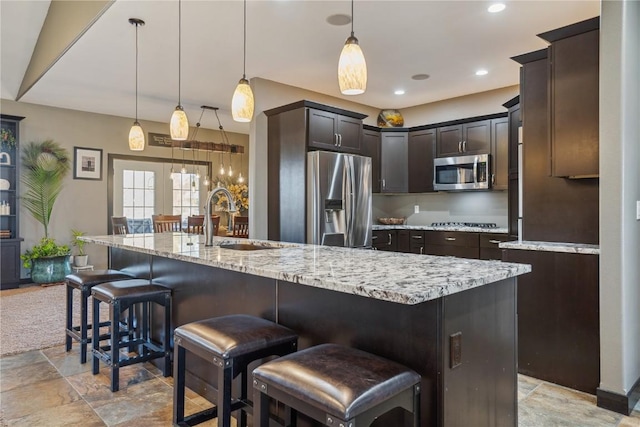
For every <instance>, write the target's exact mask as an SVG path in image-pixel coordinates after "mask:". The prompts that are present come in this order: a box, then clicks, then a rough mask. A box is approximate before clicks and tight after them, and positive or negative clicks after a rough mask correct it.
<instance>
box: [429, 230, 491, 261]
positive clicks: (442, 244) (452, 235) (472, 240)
mask: <svg viewBox="0 0 640 427" xmlns="http://www.w3.org/2000/svg"><path fill="white" fill-rule="evenodd" d="M424 238H425V249H424V250H425V253H426V254H427V255H442V256H456V257H460V258H476V259H477V258H478V257H479V256H480V250H479V246H478V245H479V243H478V233H465V232H460V231H425V232H424Z"/></svg>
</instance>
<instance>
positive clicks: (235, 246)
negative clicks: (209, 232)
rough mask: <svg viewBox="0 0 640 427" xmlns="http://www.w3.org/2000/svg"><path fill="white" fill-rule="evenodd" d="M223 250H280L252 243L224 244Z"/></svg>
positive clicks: (275, 247)
mask: <svg viewBox="0 0 640 427" xmlns="http://www.w3.org/2000/svg"><path fill="white" fill-rule="evenodd" d="M220 247H221V248H222V249H233V250H236V251H257V250H260V249H280V248H278V247H277V246H266V245H254V244H252V243H224V244H222V245H220Z"/></svg>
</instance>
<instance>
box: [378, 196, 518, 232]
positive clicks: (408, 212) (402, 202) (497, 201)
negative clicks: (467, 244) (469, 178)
mask: <svg viewBox="0 0 640 427" xmlns="http://www.w3.org/2000/svg"><path fill="white" fill-rule="evenodd" d="M507 196H508V193H507V192H506V191H467V192H438V193H425V194H392V195H386V194H385V195H382V194H374V195H373V222H374V224H377V222H378V221H377V218H381V217H405V218H407V222H406V223H407V224H408V225H431V223H432V222H493V223H496V224H497V225H498V227H507V226H508V213H507V203H508V199H507ZM416 205H418V206H419V210H420V212H419V213H414V208H415V206H416Z"/></svg>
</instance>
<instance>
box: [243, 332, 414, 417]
mask: <svg viewBox="0 0 640 427" xmlns="http://www.w3.org/2000/svg"><path fill="white" fill-rule="evenodd" d="M253 379H254V382H253V385H254V389H255V397H254V404H255V405H256V410H255V412H254V426H256V427H260V426H268V425H269V423H268V399H266V397H267V396H269V397H273V398H274V399H276V400H278V401H280V402H282V403H284V404H285V405H287V406H290V407H292V409H294V410H297V411H300V412H302V413H304V414H306V415H308V416H310V417H312V418H314V419H316V420H317V421H320V422H322V423H323V424H326V425H333V426H336V427H340V426H341V427H349V426H351V425H354V426H358V427H361V426H368V425H369V424H371V422H373V420H374V419H375V418H376V417H378V416H380V415H382V414H383V413H385V412H387V411H389V410H391V409H393V408H394V407H396V406H400V407H403V408H405V409H406V410H408V411H409V412H412V413H413V414H414V426H418V425H419V395H420V379H421V377H420V375H419V374H417V373H416V372H414V371H412V370H411V369H409V368H407V367H405V366H402V365H400V364H399V363H396V362H393V361H390V360H387V359H384V358H382V357H379V356H376V355H373V354H370V353H366V352H364V351H361V350H357V349H354V348H350V347H345V346H341V345H337V344H322V345H318V346H315V347H311V348H308V349H305V350H301V351H299V352H297V353H293V354H290V355H287V356H283V357H281V358H279V359H275V360H272V361H270V362H267V363H265V364H263V365H261V366H258V367H257V368H256V369H255V370H254V371H253ZM256 418H258V419H259V421H258V422H256Z"/></svg>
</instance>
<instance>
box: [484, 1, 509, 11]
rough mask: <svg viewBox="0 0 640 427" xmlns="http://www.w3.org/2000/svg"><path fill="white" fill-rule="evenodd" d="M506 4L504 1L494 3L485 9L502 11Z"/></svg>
mask: <svg viewBox="0 0 640 427" xmlns="http://www.w3.org/2000/svg"><path fill="white" fill-rule="evenodd" d="M506 7H507V6H505V5H504V3H494V4H492V5H491V6H489V8H488V9H487V10H488V11H489V12H491V13H498V12H502V11H503V10H504V9H505V8H506Z"/></svg>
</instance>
